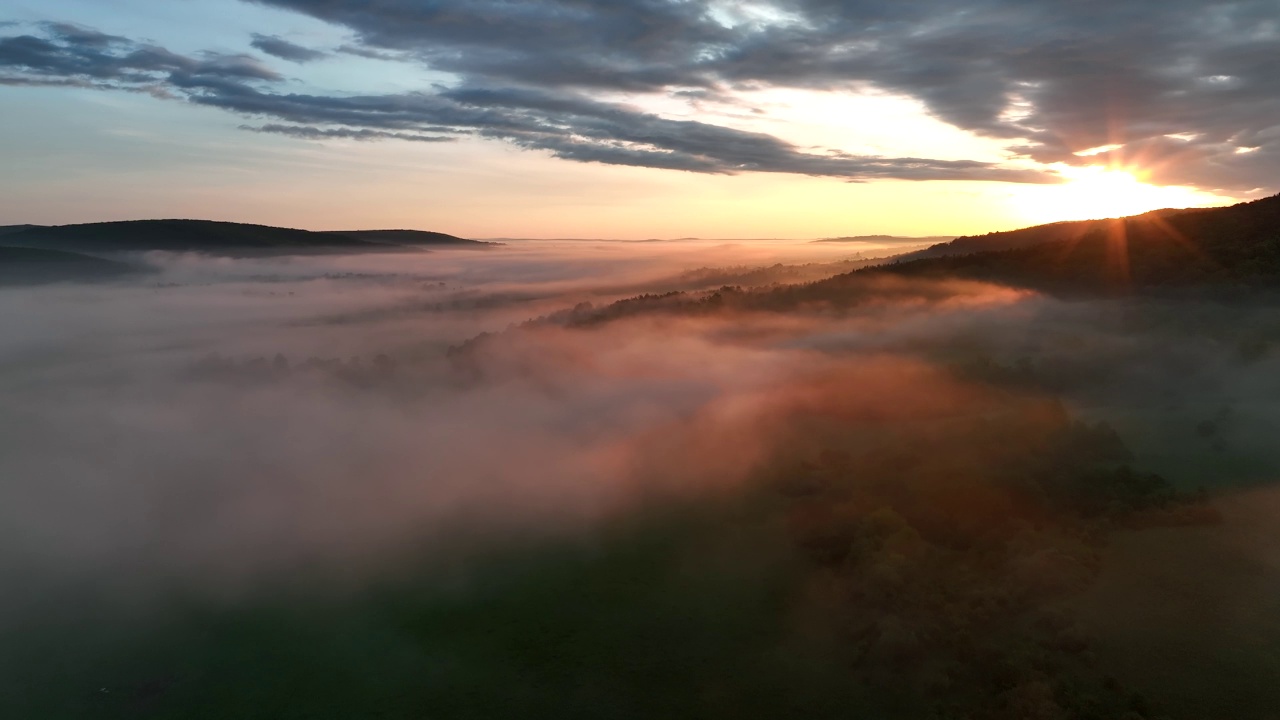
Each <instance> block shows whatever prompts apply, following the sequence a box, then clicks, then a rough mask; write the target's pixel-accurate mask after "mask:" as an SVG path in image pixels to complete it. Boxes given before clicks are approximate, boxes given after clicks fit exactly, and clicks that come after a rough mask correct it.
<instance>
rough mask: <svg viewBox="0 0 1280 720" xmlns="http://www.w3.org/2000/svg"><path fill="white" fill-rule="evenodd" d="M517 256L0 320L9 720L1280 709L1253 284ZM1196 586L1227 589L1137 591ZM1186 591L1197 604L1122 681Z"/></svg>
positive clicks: (1279, 642) (699, 259)
mask: <svg viewBox="0 0 1280 720" xmlns="http://www.w3.org/2000/svg"><path fill="white" fill-rule="evenodd" d="M504 243H505V244H503V245H500V246H497V245H495V246H487V247H484V248H470V249H468V248H453V247H431V248H430V249H429V251H427V250H423V249H418V248H415V249H403V250H401V249H393V250H384V251H381V252H363V253H356V254H344V253H337V252H333V253H329V252H326V253H324V254H308V255H278V256H276V255H272V256H253V257H246V256H238V257H227V256H216V255H210V254H202V253H189V252H155V251H145V250H143V251H140V250H136V249H133V250H128V251H120V250H115V251H112V252H109V253H105V254H101V257H99V259H102V260H103V261H104V262H114V263H122V264H127V265H129V266H130V267H132V268H134V269H135V270H138V271H137V272H130V273H122V274H112V275H110V276H109V277H102V278H94V281H92V282H46V283H43V284H38V285H30V284H22V285H9V286H3V287H0V308H3V310H2V311H0V392H2V393H3V397H4V398H5V401H4V403H3V404H2V405H0V483H2V484H0V582H2V583H3V586H4V587H6V588H8V589H9V591H8V592H6V593H5V594H4V595H3V596H0V631H3V632H4V634H5V637H6V638H7V641H6V642H5V644H4V645H5V646H4V648H3V649H0V672H2V673H3V678H4V679H3V680H0V714H2V715H4V716H6V717H32V718H35V717H40V718H58V717H67V718H80V717H156V718H191V717H210V718H227V717H244V718H249V717H262V718H278V717H334V718H340V717H341V718H346V717H388V718H392V717H394V718H401V717H405V718H409V717H514V716H520V717H555V718H578V717H581V718H594V717H621V718H627V717H635V718H641V717H658V716H666V717H691V718H692V717H699V718H703V717H725V718H728V717H848V716H850V715H859V716H866V717H903V718H918V717H956V718H960V717H968V718H1028V717H1045V718H1056V717H1099V718H1102V717H1105V718H1132V717H1135V716H1136V717H1162V716H1168V717H1206V716H1212V715H1214V714H1220V713H1223V712H1228V714H1230V716H1232V717H1236V718H1251V717H1263V716H1264V713H1265V712H1266V711H1267V710H1268V709H1269V708H1273V707H1275V706H1276V705H1275V703H1276V702H1280V697H1277V695H1276V691H1275V689H1274V688H1273V687H1271V686H1270V685H1269V684H1268V683H1267V682H1265V681H1264V679H1265V678H1266V677H1272V675H1269V673H1272V672H1273V671H1275V670H1276V669H1277V668H1276V667H1275V666H1274V662H1272V661H1270V660H1267V658H1270V657H1273V655H1272V653H1273V651H1274V649H1275V648H1276V647H1280V630H1277V629H1276V628H1275V627H1274V622H1271V623H1270V624H1267V625H1265V627H1264V626H1263V625H1262V624H1260V623H1258V622H1256V619H1257V618H1258V617H1264V616H1267V608H1269V607H1270V606H1268V605H1267V602H1268V600H1267V599H1266V598H1267V597H1268V594H1267V593H1268V589H1269V588H1271V587H1272V586H1273V584H1274V583H1275V582H1276V581H1277V579H1278V578H1280V574H1278V571H1277V567H1280V565H1276V564H1275V563H1274V550H1273V549H1271V547H1270V546H1269V544H1268V542H1267V541H1266V539H1267V537H1268V536H1266V535H1265V534H1264V535H1259V534H1258V533H1256V532H1254V531H1253V530H1250V529H1249V528H1254V529H1256V528H1259V527H1265V526H1266V523H1267V522H1268V521H1270V520H1274V518H1273V517H1270V516H1268V515H1267V514H1266V513H1261V514H1259V513H1258V512H1253V513H1247V512H1245V513H1242V512H1240V507H1241V505H1240V503H1241V502H1242V501H1241V500H1240V498H1264V499H1265V498H1271V501H1270V502H1271V505H1266V503H1265V502H1262V503H1255V502H1248V503H1246V504H1247V505H1248V506H1250V507H1258V506H1262V507H1274V491H1273V490H1271V488H1270V483H1272V482H1273V481H1274V480H1275V479H1276V471H1277V469H1278V468H1280V450H1278V449H1277V448H1276V447H1275V444H1274V441H1273V439H1274V437H1275V434H1276V431H1277V430H1278V429H1280V372H1278V371H1280V353H1278V352H1277V349H1276V347H1275V339H1276V338H1278V337H1280V326H1278V323H1280V321H1277V320H1276V318H1277V317H1280V316H1278V315H1277V313H1276V310H1277V305H1278V304H1280V296H1277V295H1275V294H1274V293H1272V292H1271V291H1269V290H1268V289H1266V288H1265V287H1251V288H1249V289H1247V291H1246V290H1240V291H1238V292H1217V291H1213V292H1210V291H1198V292H1186V293H1183V294H1171V293H1147V294H1132V295H1116V294H1106V295H1102V294H1098V295H1084V294H1081V293H1065V294H1056V295H1055V294H1049V293H1047V292H1040V291H1036V290H1032V289H1028V288H1027V287H1025V286H1022V285H1020V284H1018V283H1014V282H1008V283H1002V282H998V281H997V280H996V279H993V278H990V277H983V278H972V277H969V278H966V277H964V276H947V275H944V274H941V273H929V274H928V275H927V276H925V275H920V276H917V275H916V274H913V273H911V272H900V273H895V272H882V271H862V272H857V271H859V270H860V269H861V268H863V267H866V266H868V265H872V264H874V263H875V259H876V258H884V257H886V256H889V255H894V254H898V253H902V252H908V251H911V250H915V249H918V248H917V247H916V246H910V245H904V244H903V243H902V242H901V241H897V240H894V242H886V243H884V244H876V243H874V242H871V241H870V240H867V241H861V242H858V241H856V240H853V239H848V240H847V241H843V242H827V243H793V242H783V241H776V242H775V241H693V240H685V241H655V242H609V241H597V240H579V241H520V240H510V241H504ZM890 270H892V266H891V267H890ZM1224 508H1225V510H1224ZM1242 523H1243V524H1242ZM1249 523H1252V524H1251V525H1250V524H1249ZM1151 533H1165V534H1167V535H1168V536H1169V537H1173V538H1174V539H1173V540H1171V541H1170V543H1156V544H1155V546H1153V545H1152V543H1150V542H1146V541H1144V540H1143V538H1150V537H1152V535H1151ZM1166 546H1172V547H1182V548H1187V547H1191V548H1195V549H1193V550H1187V551H1185V552H1180V553H1179V554H1178V556H1177V557H1176V558H1174V557H1168V556H1162V555H1161V553H1160V548H1161V547H1166ZM1205 548H1210V549H1208V550H1206V549H1205ZM1196 553H1201V554H1200V555H1197V554H1196ZM1189 557H1191V558H1194V557H1204V558H1208V559H1207V560H1204V561H1203V562H1205V563H1213V564H1216V565H1219V566H1224V563H1226V564H1227V565H1229V564H1230V563H1237V564H1238V566H1239V570H1238V571H1237V572H1230V571H1223V572H1220V573H1218V574H1215V575H1212V576H1211V577H1212V578H1213V580H1212V584H1208V583H1205V582H1198V581H1197V578H1195V577H1192V576H1189V574H1188V573H1186V572H1182V573H1181V574H1174V576H1173V577H1172V579H1166V580H1165V581H1162V582H1148V583H1145V584H1144V583H1143V582H1141V578H1138V579H1136V580H1135V579H1134V574H1133V573H1132V572H1128V573H1126V572H1125V571H1124V570H1123V568H1126V567H1133V566H1140V567H1148V568H1160V567H1175V565H1176V563H1187V562H1189V561H1188V558H1189ZM1223 558H1229V561H1224V560H1223ZM1162 563H1166V564H1167V563H1175V565H1162ZM1260 568H1261V569H1260ZM1171 584H1172V585H1171ZM1171 586H1172V587H1174V588H1175V589H1174V590H1173V592H1175V593H1182V594H1186V593H1197V594H1198V595H1197V597H1203V598H1207V599H1206V600H1205V601H1204V602H1200V603H1194V602H1193V603H1186V605H1185V608H1183V609H1181V610H1179V609H1178V607H1172V608H1171V609H1170V611H1169V613H1168V614H1167V616H1164V617H1162V618H1161V619H1160V620H1159V621H1155V620H1152V621H1150V622H1151V623H1152V624H1151V625H1150V626H1149V627H1148V626H1143V627H1147V628H1148V629H1147V630H1144V631H1141V632H1138V631H1135V632H1133V633H1131V634H1130V635H1128V636H1125V638H1124V643H1125V644H1124V646H1123V647H1119V646H1117V645H1116V644H1115V643H1114V642H1111V644H1109V638H1114V637H1115V636H1116V634H1115V626H1116V624H1117V621H1116V620H1115V618H1126V617H1138V616H1148V615H1149V614H1146V613H1144V612H1143V609H1144V608H1148V607H1151V606H1153V605H1158V604H1160V603H1162V602H1163V601H1162V599H1161V598H1160V597H1159V595H1160V593H1162V592H1168V591H1169V590H1168V589H1169V587H1171ZM1179 596H1180V597H1181V596H1182V595H1179ZM1204 607H1212V608H1215V609H1216V611H1215V612H1213V613H1208V614H1204V613H1201V611H1202V610H1203V608H1204ZM1237 608H1243V610H1241V611H1240V612H1236V611H1235V609H1237ZM1179 613H1182V614H1179ZM1197 613H1201V614H1199V615H1198V616H1197V617H1196V618H1195V620H1194V623H1196V624H1197V625H1198V627H1196V630H1195V632H1188V626H1187V625H1186V624H1185V623H1190V622H1192V621H1191V620H1190V619H1189V616H1190V615H1193V614H1197ZM1126 626H1127V625H1126ZM1251 632H1254V633H1255V635H1254V636H1253V637H1254V639H1253V640H1252V641H1251V642H1252V643H1253V645H1251V646H1250V647H1251V648H1252V651H1253V652H1254V653H1255V655H1254V656H1250V657H1249V658H1246V659H1243V660H1240V659H1239V658H1237V659H1236V661H1234V662H1225V663H1219V661H1220V660H1221V654H1220V646H1219V645H1217V644H1215V643H1217V642H1220V639H1221V638H1224V637H1225V638H1234V637H1244V636H1246V635H1249V634H1250V633H1251ZM1144 633H1145V634H1144ZM1210 636H1211V637H1213V638H1217V639H1218V640H1212V641H1211V640H1207V639H1206V638H1209V637H1210ZM1171 638H1172V639H1171ZM1227 644H1230V643H1227ZM1145 648H1150V649H1151V652H1161V653H1164V657H1166V658H1168V659H1167V660H1153V661H1152V662H1151V664H1150V665H1145V666H1144V665H1143V664H1142V663H1139V662H1135V661H1134V656H1135V654H1139V655H1140V654H1141V653H1142V652H1143V651H1144V649H1145ZM1180 673H1181V674H1180ZM1193 673H1194V674H1199V675H1201V676H1205V675H1207V676H1210V677H1212V676H1213V675H1214V674H1215V673H1223V674H1224V675H1226V674H1230V675H1231V676H1232V677H1234V678H1235V679H1236V682H1235V684H1234V685H1232V686H1231V687H1232V688H1233V690H1232V692H1230V693H1222V692H1217V691H1214V690H1213V688H1217V687H1220V686H1219V685H1218V684H1216V683H1202V684H1203V685H1208V686H1211V690H1210V691H1201V690H1196V689H1195V688H1194V687H1191V686H1189V685H1188V683H1186V682H1184V680H1185V677H1186V676H1187V675H1188V674H1193ZM1188 688H1190V689H1188Z"/></svg>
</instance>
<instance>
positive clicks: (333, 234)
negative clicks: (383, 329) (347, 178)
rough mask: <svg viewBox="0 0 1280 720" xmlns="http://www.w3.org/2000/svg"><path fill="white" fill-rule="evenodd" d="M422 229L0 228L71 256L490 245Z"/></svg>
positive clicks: (2, 234)
mask: <svg viewBox="0 0 1280 720" xmlns="http://www.w3.org/2000/svg"><path fill="white" fill-rule="evenodd" d="M493 244H494V243H485V242H479V241H475V240H466V239H463V238H460V237H455V236H453V235H446V234H444V233H437V232H427V231H419V230H351V231H323V232H312V231H309V230H297V229H293V228H281V227H272V226H269V225H253V224H247V223H234V222H218V221H214V220H126V221H119V222H103V223H86V224H79V225H54V226H10V227H9V228H5V229H3V230H0V245H6V246H11V247H30V248H40V249H45V250H63V251H69V252H87V253H93V252H145V251H152V250H165V251H170V252H205V253H212V254H232V255H240V254H249V255H262V254H269V255H279V254H306V253H344V252H387V251H391V250H395V249H403V248H414V249H421V248H426V247H431V246H450V247H474V248H482V247H490V246H492V245H493Z"/></svg>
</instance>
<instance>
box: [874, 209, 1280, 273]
mask: <svg viewBox="0 0 1280 720" xmlns="http://www.w3.org/2000/svg"><path fill="white" fill-rule="evenodd" d="M996 235H998V236H999V237H998V238H996V240H994V241H993V242H995V243H1007V242H1015V241H1016V242H1026V243H1032V244H1030V245H1029V246H1022V247H1014V248H1013V249H1000V248H999V247H997V248H994V249H991V250H986V251H980V252H970V253H968V254H948V255H944V256H940V257H925V258H918V259H914V260H913V259H909V258H904V259H903V260H900V261H898V262H896V263H894V264H891V265H885V266H881V267H879V268H874V269H871V270H869V271H864V272H889V273H894V274H898V275H911V276H955V277H963V278H968V279H974V280H988V281H993V282H1001V283H1006V284H1012V285H1021V286H1026V287H1034V288H1040V289H1048V290H1084V291H1095V290H1123V289H1129V288H1158V287H1186V286H1193V285H1219V286H1220V285H1255V286H1256V285H1274V284H1275V283H1276V282H1277V281H1280V195H1277V196H1274V197H1269V198H1264V199H1262V200H1255V201H1253V202H1247V203H1241V204H1238V205H1233V206H1231V207H1224V208H1204V209H1196V210H1180V211H1172V210H1165V211H1156V212H1152V213H1147V214H1145V215H1138V216H1134V217H1129V218H1119V219H1115V220H1095V221H1089V222H1085V223H1059V224H1057V225H1050V226H1041V227H1038V228H1029V229H1027V230H1023V231H1014V232H1013V233H999V234H996ZM985 237H986V238H991V237H992V236H985ZM981 239H982V238H978V240H981ZM1037 240H1038V242H1037ZM956 242H957V243H959V240H957V241H956ZM979 245H980V244H979Z"/></svg>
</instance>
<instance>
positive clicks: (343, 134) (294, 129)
mask: <svg viewBox="0 0 1280 720" xmlns="http://www.w3.org/2000/svg"><path fill="white" fill-rule="evenodd" d="M240 129H241V130H249V131H251V132H259V133H268V134H272V135H284V136H286V137H293V138H298V139H299V140H333V139H344V140H409V141H411V142H451V141H453V140H456V139H457V138H451V137H441V136H438V135H417V134H414V133H396V132H386V131H384V130H369V129H360V130H352V129H347V128H317V127H311V126H308V125H276V124H269V125H259V126H254V125H241V126H240Z"/></svg>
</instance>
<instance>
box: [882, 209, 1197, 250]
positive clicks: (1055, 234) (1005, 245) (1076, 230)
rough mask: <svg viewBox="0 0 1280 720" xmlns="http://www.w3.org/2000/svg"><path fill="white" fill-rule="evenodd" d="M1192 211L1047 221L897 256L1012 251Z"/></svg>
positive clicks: (963, 237)
mask: <svg viewBox="0 0 1280 720" xmlns="http://www.w3.org/2000/svg"><path fill="white" fill-rule="evenodd" d="M1194 211H1195V209H1187V210H1180V209H1164V210H1152V211H1151V212H1148V213H1143V214H1142V215H1133V216H1131V217H1127V218H1100V219H1097V220H1067V221H1063V222H1055V223H1049V224H1047V225H1034V226H1032V227H1027V228H1020V229H1018V230H1003V231H998V232H990V233H987V234H985V235H966V236H962V237H958V238H955V239H952V240H951V241H950V242H943V243H939V244H937V245H933V246H931V247H928V248H925V249H924V250H917V251H915V252H912V253H907V254H905V255H903V256H901V258H900V259H902V260H916V259H920V258H930V257H944V256H947V255H967V254H970V253H978V252H991V251H994V250H1015V249H1018V248H1024V247H1031V246H1033V245H1039V244H1041V243H1047V242H1060V241H1063V240H1079V239H1080V238H1082V237H1084V236H1086V235H1088V234H1090V233H1093V232H1097V231H1098V230H1102V229H1106V228H1110V227H1113V226H1114V225H1115V224H1116V223H1119V222H1124V221H1129V220H1136V219H1140V218H1145V219H1146V220H1159V219H1163V218H1167V217H1170V216H1172V215H1176V214H1179V213H1184V212H1194Z"/></svg>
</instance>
